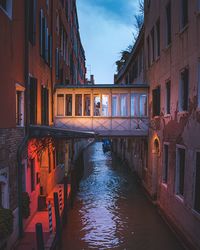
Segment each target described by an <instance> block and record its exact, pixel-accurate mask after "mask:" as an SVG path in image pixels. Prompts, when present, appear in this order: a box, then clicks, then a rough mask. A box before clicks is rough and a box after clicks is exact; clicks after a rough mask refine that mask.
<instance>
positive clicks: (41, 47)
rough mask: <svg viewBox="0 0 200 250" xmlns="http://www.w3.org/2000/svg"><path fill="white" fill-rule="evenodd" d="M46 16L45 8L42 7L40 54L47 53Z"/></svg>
mask: <svg viewBox="0 0 200 250" xmlns="http://www.w3.org/2000/svg"><path fill="white" fill-rule="evenodd" d="M44 20H45V18H44V12H43V9H40V55H41V56H42V57H44V55H45V21H44Z"/></svg>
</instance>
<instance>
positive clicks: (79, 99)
mask: <svg viewBox="0 0 200 250" xmlns="http://www.w3.org/2000/svg"><path fill="white" fill-rule="evenodd" d="M75 115H76V116H82V95H81V94H77V95H76V96H75Z"/></svg>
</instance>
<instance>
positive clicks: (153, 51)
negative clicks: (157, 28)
mask: <svg viewBox="0 0 200 250" xmlns="http://www.w3.org/2000/svg"><path fill="white" fill-rule="evenodd" d="M151 46H152V47H151V52H152V57H151V60H152V61H151V62H154V60H155V32H154V27H153V28H152V30H151Z"/></svg>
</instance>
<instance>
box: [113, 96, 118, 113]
mask: <svg viewBox="0 0 200 250" xmlns="http://www.w3.org/2000/svg"><path fill="white" fill-rule="evenodd" d="M118 102H119V96H118V95H112V116H113V117H115V116H118Z"/></svg>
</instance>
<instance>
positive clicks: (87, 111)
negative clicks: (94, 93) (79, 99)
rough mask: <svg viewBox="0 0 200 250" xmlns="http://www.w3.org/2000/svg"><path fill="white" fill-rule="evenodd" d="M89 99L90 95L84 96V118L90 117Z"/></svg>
mask: <svg viewBox="0 0 200 250" xmlns="http://www.w3.org/2000/svg"><path fill="white" fill-rule="evenodd" d="M90 106H91V99H90V95H88V94H87V95H84V116H90Z"/></svg>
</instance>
